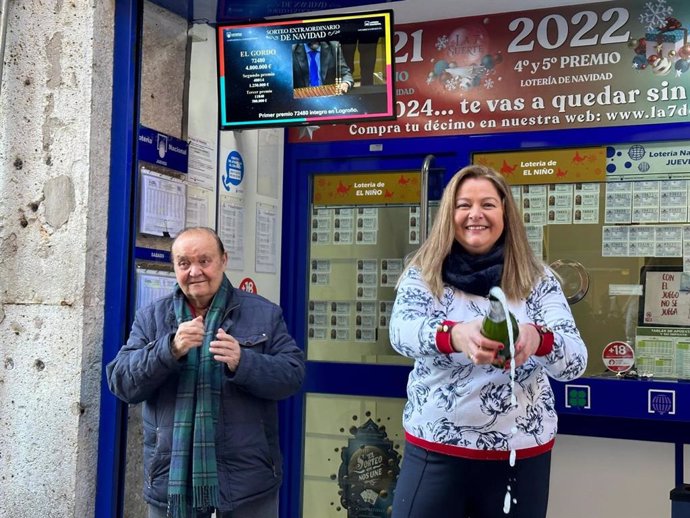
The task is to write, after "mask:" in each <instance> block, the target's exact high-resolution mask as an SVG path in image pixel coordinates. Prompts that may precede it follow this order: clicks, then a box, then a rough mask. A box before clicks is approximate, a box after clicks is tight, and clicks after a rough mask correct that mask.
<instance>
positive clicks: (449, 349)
mask: <svg viewBox="0 0 690 518" xmlns="http://www.w3.org/2000/svg"><path fill="white" fill-rule="evenodd" d="M455 324H457V322H453V321H452V320H444V321H443V322H441V323H440V324H439V325H438V326H437V327H436V348H437V349H438V350H439V352H442V353H443V354H451V353H454V352H456V351H455V349H453V344H452V343H451V340H450V331H451V330H452V329H453V326H454V325H455Z"/></svg>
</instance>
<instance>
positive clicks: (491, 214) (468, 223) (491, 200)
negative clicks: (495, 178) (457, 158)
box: [453, 178, 504, 254]
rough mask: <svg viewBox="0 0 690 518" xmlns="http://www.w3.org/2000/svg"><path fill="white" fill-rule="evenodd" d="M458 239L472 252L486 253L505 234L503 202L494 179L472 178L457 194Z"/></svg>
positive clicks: (456, 237) (456, 226) (456, 234)
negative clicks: (492, 180)
mask: <svg viewBox="0 0 690 518" xmlns="http://www.w3.org/2000/svg"><path fill="white" fill-rule="evenodd" d="M453 222H454V224H455V239H456V240H457V241H458V243H460V244H461V245H462V246H463V248H464V249H465V250H466V251H467V252H468V253H470V254H485V253H487V252H488V251H489V250H491V248H492V247H493V246H494V244H495V243H496V241H498V239H499V238H500V237H501V234H503V228H504V224H503V202H502V201H501V196H500V194H499V193H498V190H497V189H496V187H495V186H494V184H493V182H491V180H487V179H486V178H468V179H466V180H464V181H463V182H462V184H461V185H460V188H459V189H458V192H457V194H456V196H455V213H454V215H453Z"/></svg>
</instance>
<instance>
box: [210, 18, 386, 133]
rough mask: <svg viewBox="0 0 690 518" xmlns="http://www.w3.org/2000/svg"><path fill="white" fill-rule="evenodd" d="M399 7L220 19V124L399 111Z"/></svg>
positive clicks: (363, 117) (364, 117) (356, 117)
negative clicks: (233, 20)
mask: <svg viewBox="0 0 690 518" xmlns="http://www.w3.org/2000/svg"><path fill="white" fill-rule="evenodd" d="M392 26H393V12H392V11H390V10H385V11H375V12H368V13H356V14H352V13H350V14H345V15H331V16H326V17H318V18H316V17H314V18H299V19H289V20H288V19H281V20H273V21H261V22H253V23H244V24H241V25H240V24H237V25H225V26H219V27H218V29H217V35H218V78H219V81H218V85H219V92H218V93H219V95H218V98H219V103H220V109H219V114H220V128H221V129H222V130H237V129H248V128H262V127H270V126H274V127H275V126H296V125H305V124H325V123H330V124H332V123H345V122H354V121H374V120H392V119H394V118H395V98H394V95H395V88H394V76H393V49H392V45H393V41H392Z"/></svg>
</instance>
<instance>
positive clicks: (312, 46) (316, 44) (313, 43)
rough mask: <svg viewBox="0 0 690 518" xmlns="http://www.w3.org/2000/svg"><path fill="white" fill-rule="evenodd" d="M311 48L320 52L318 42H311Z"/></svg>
mask: <svg viewBox="0 0 690 518" xmlns="http://www.w3.org/2000/svg"><path fill="white" fill-rule="evenodd" d="M309 48H310V49H311V50H319V42H318V41H310V42H309Z"/></svg>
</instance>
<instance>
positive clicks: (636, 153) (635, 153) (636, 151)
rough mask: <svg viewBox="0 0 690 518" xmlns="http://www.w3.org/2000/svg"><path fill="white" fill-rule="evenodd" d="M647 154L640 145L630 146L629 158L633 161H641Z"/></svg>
mask: <svg viewBox="0 0 690 518" xmlns="http://www.w3.org/2000/svg"><path fill="white" fill-rule="evenodd" d="M645 153H646V151H645V149H644V146H640V145H639V144H635V145H634V146H630V149H628V156H629V157H630V158H632V159H633V160H641V159H642V158H643V157H644V155H645Z"/></svg>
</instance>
